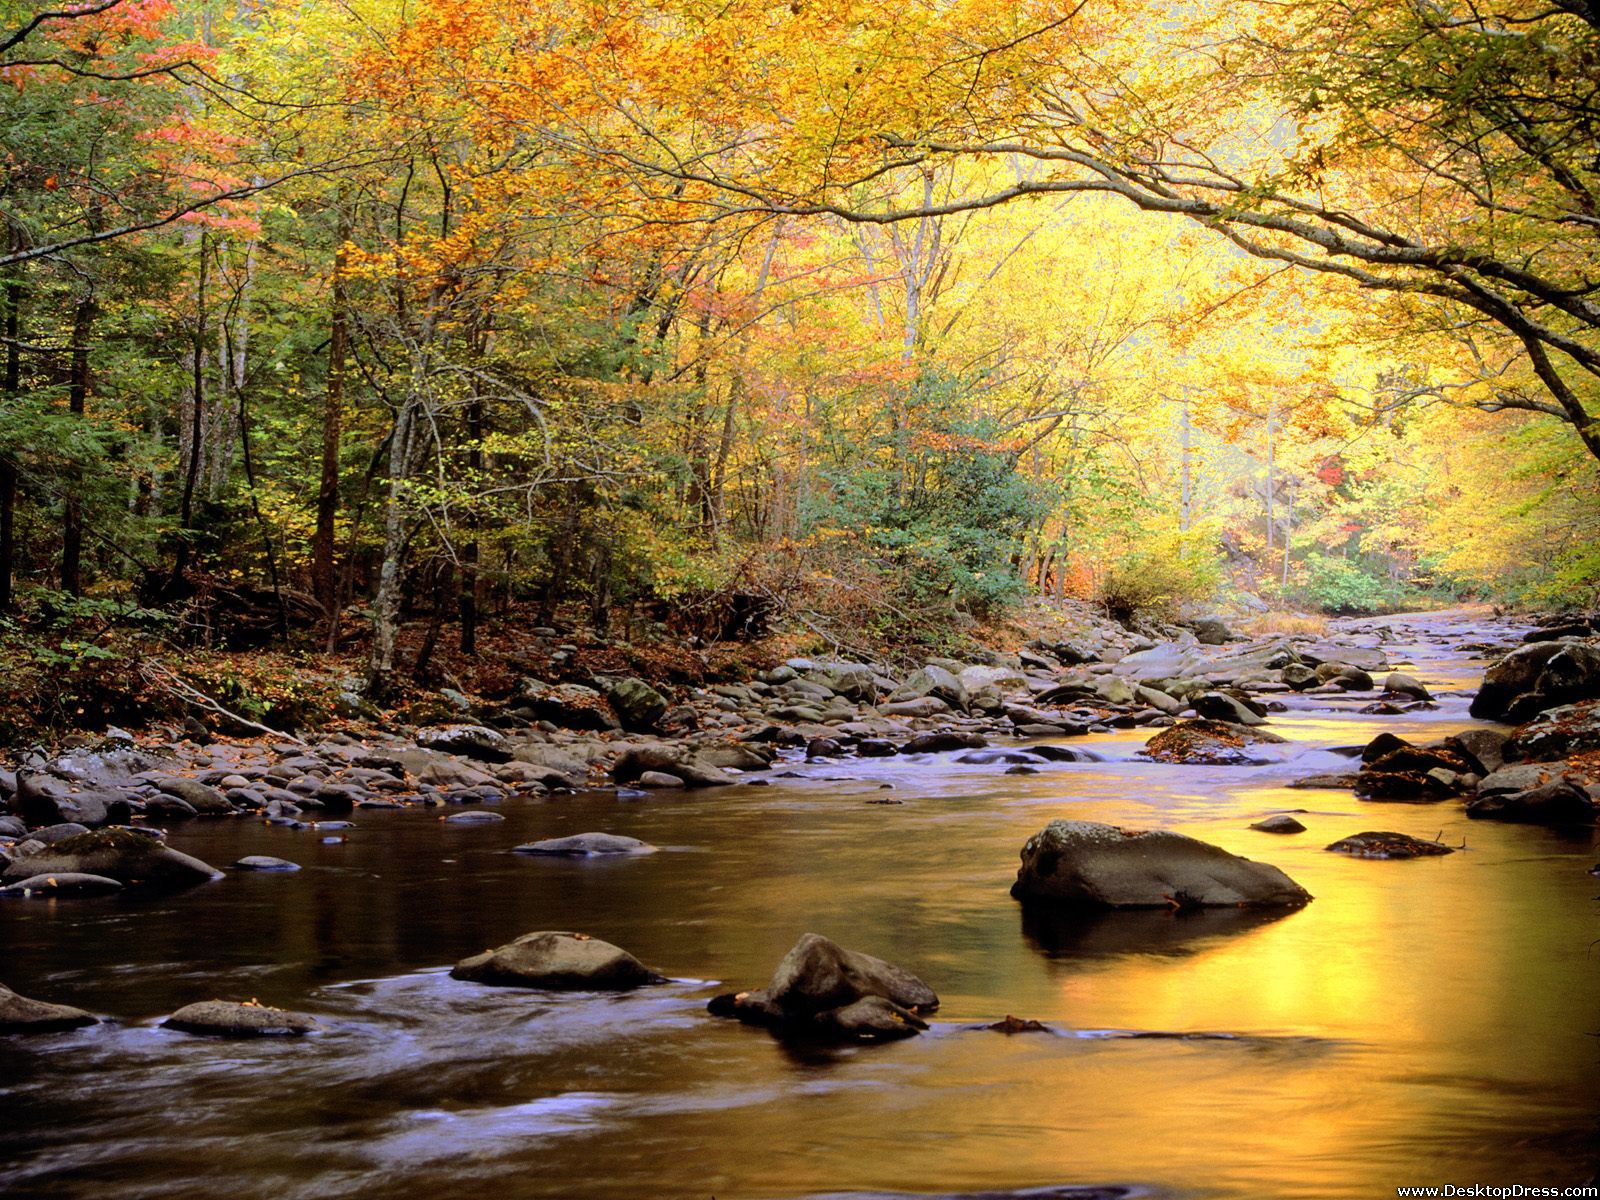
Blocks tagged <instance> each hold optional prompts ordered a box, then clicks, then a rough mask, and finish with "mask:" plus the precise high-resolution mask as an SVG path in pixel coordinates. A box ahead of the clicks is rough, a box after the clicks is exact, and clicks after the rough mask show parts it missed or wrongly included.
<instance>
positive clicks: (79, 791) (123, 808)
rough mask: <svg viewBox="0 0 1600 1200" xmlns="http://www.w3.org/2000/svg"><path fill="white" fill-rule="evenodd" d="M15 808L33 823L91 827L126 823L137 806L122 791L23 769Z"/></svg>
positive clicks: (18, 782) (20, 774)
mask: <svg viewBox="0 0 1600 1200" xmlns="http://www.w3.org/2000/svg"><path fill="white" fill-rule="evenodd" d="M11 805H12V808H13V809H14V810H15V811H16V813H17V815H18V816H20V817H21V818H22V820H23V821H24V822H25V823H26V824H27V825H28V826H29V827H30V828H37V827H39V826H43V825H60V824H63V823H65V822H68V821H71V822H76V823H77V824H79V825H83V826H85V827H87V828H90V829H96V828H99V827H100V826H101V825H107V824H124V823H126V822H127V820H128V818H129V817H130V816H131V815H132V812H133V808H132V806H131V805H130V804H129V802H128V799H127V797H126V796H124V795H123V794H122V793H121V792H120V791H115V790H112V789H110V788H101V787H83V786H82V785H80V784H77V783H74V782H72V781H70V780H67V779H63V778H61V777H60V776H58V775H47V774H44V773H42V772H36V771H28V772H22V771H19V772H18V774H17V791H16V795H14V796H13V797H12V798H11Z"/></svg>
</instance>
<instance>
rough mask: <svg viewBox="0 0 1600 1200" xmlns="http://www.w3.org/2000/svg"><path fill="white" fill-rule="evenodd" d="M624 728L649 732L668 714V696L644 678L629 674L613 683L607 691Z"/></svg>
mask: <svg viewBox="0 0 1600 1200" xmlns="http://www.w3.org/2000/svg"><path fill="white" fill-rule="evenodd" d="M607 698H608V699H609V700H610V701H611V707H612V708H613V709H615V710H616V714H617V719H618V720H620V721H621V722H622V727H623V728H624V729H631V730H634V731H636V732H641V733H648V732H650V731H651V730H653V729H655V728H656V724H657V722H659V721H660V720H661V718H662V717H663V716H664V715H665V714H666V711H667V708H668V702H667V698H666V697H665V696H663V695H662V694H661V693H660V692H658V691H656V689H655V688H653V687H651V686H650V685H649V684H648V683H646V682H645V681H644V680H642V679H638V678H635V677H633V676H629V677H627V678H626V679H619V680H617V681H616V682H615V683H613V684H612V685H611V687H610V690H609V692H608V693H607Z"/></svg>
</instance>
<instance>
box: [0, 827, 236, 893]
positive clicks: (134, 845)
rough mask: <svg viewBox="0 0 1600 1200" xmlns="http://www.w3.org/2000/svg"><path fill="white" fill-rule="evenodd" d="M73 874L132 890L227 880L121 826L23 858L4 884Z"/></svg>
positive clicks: (7, 873) (3, 878)
mask: <svg viewBox="0 0 1600 1200" xmlns="http://www.w3.org/2000/svg"><path fill="white" fill-rule="evenodd" d="M68 873H76V874H82V875H103V876H105V877H106V878H108V879H115V880H116V881H117V882H118V883H121V884H123V885H125V886H128V887H133V886H145V887H159V888H177V887H189V886H190V885H192V884H197V883H206V882H208V881H210V880H213V879H220V878H222V872H221V871H218V870H217V869H216V868H215V867H212V866H210V865H208V864H206V863H203V862H201V861H200V860H199V859H198V858H191V857H190V856H189V855H187V854H184V853H181V852H180V851H177V850H174V849H172V848H171V847H170V846H167V845H165V844H164V843H163V842H162V841H161V840H160V839H159V838H157V837H154V836H152V835H151V834H149V833H146V832H144V831H142V830H137V829H129V828H126V827H123V826H116V827H113V828H110V829H95V830H91V831H90V832H88V833H80V834H78V835H76V836H75V837H70V838H65V839H63V840H62V841H59V842H56V843H55V844H54V845H51V846H46V847H45V848H44V849H43V850H40V851H39V852H38V853H36V854H29V855H25V856H23V857H21V858H18V859H17V860H16V861H15V862H14V863H12V864H11V865H10V866H9V867H7V868H6V869H5V873H4V874H3V875H0V883H20V882H21V881H22V880H24V879H28V878H31V877H32V876H34V875H57V874H68Z"/></svg>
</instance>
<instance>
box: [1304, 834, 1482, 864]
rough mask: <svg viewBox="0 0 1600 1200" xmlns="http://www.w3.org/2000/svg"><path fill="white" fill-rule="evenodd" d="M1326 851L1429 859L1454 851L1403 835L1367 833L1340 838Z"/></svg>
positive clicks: (1444, 846) (1368, 856)
mask: <svg viewBox="0 0 1600 1200" xmlns="http://www.w3.org/2000/svg"><path fill="white" fill-rule="evenodd" d="M1327 849H1329V850H1331V851H1333V853H1335V854H1348V855H1350V856H1351V857H1353V858H1431V857H1435V856H1437V855H1441V854H1454V853H1455V849H1454V847H1451V846H1446V845H1445V844H1444V843H1443V842H1432V841H1428V840H1427V839H1425V838H1414V837H1412V836H1411V835H1410V834H1405V833H1387V832H1382V831H1376V830H1374V831H1369V832H1367V833H1354V834H1351V835H1350V836H1349V837H1347V838H1340V839H1339V840H1338V841H1337V842H1334V843H1333V844H1332V845H1330V846H1328V847H1327Z"/></svg>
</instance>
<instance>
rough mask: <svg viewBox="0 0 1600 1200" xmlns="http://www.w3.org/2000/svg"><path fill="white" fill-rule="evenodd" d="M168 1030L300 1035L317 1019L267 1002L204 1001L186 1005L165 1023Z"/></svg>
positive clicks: (240, 1035) (228, 1034)
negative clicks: (275, 1006) (269, 1004)
mask: <svg viewBox="0 0 1600 1200" xmlns="http://www.w3.org/2000/svg"><path fill="white" fill-rule="evenodd" d="M161 1024H162V1027H163V1028H166V1029H176V1030H179V1031H180V1032H182V1033H200V1034H209V1035H210V1036H212V1037H238V1038H245V1037H298V1036H299V1035H301V1034H305V1033H310V1032H311V1031H312V1030H313V1029H315V1028H316V1027H317V1022H316V1021H315V1019H313V1018H311V1017H308V1016H305V1015H304V1014H301V1013H293V1012H288V1011H286V1010H284V1009H281V1008H271V1007H269V1006H267V1005H265V1004H256V1003H254V1002H251V1003H248V1004H241V1003H236V1002H234V1001H231V1000H202V1001H200V1002H199V1003H198V1004H189V1005H185V1006H184V1007H183V1008H180V1009H179V1010H178V1011H177V1012H175V1013H173V1014H172V1015H171V1016H170V1017H168V1018H167V1019H166V1020H165V1021H163V1022H161Z"/></svg>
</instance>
